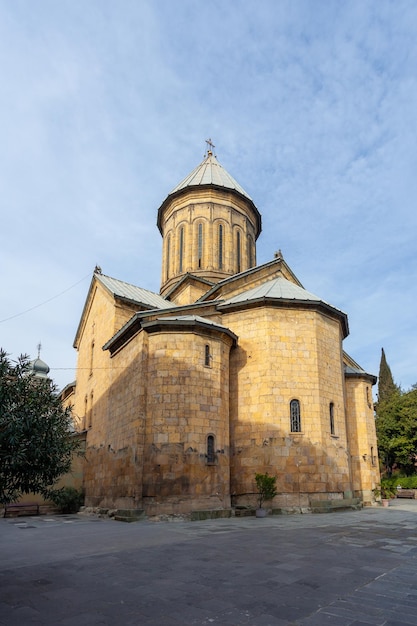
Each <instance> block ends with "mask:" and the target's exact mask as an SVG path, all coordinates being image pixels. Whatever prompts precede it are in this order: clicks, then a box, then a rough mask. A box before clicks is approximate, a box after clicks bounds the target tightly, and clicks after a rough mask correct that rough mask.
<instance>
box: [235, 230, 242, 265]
mask: <svg viewBox="0 0 417 626" xmlns="http://www.w3.org/2000/svg"><path fill="white" fill-rule="evenodd" d="M241 265H242V251H241V243H240V232H239V231H237V233H236V268H237V273H239V272H240V271H241Z"/></svg>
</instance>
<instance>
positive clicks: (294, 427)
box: [290, 399, 301, 433]
mask: <svg viewBox="0 0 417 626" xmlns="http://www.w3.org/2000/svg"><path fill="white" fill-rule="evenodd" d="M290 427H291V432H292V433H300V432H301V412H300V401H299V400H296V399H294V400H291V402H290Z"/></svg>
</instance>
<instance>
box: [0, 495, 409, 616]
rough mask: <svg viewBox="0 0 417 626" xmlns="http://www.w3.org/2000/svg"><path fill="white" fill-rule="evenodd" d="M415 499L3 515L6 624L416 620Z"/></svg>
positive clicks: (0, 590) (1, 594)
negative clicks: (176, 518)
mask: <svg viewBox="0 0 417 626" xmlns="http://www.w3.org/2000/svg"><path fill="white" fill-rule="evenodd" d="M416 558H417V501H406V502H403V501H394V503H393V506H391V507H389V508H388V509H384V508H382V507H381V508H368V509H363V510H361V511H354V512H343V513H342V512H340V513H332V514H321V515H294V516H276V517H275V516H274V517H267V518H265V519H257V518H235V519H219V520H206V521H202V522H175V523H168V522H160V523H155V522H150V521H141V522H137V523H134V524H124V523H122V522H115V521H112V520H102V519H96V518H86V517H83V516H49V517H27V518H17V519H1V520H0V624H1V625H2V626H14V625H16V626H31V625H35V624H39V625H42V626H75V625H77V626H83V625H84V624H86V625H89V626H90V625H92V626H95V625H110V624H112V625H113V624H122V625H126V626H137V625H140V626H193V625H196V626H203V625H204V626H210V625H217V626H240V625H250V626H322V625H323V624H330V625H331V626H364V625H368V626H369V625H375V626H410V625H416V626H417V576H416V573H417V560H416Z"/></svg>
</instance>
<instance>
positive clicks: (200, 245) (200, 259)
mask: <svg viewBox="0 0 417 626" xmlns="http://www.w3.org/2000/svg"><path fill="white" fill-rule="evenodd" d="M203 243H204V242H203V224H202V223H201V222H200V223H199V225H198V231H197V265H198V268H199V269H201V267H202V266H203V252H204V250H203Z"/></svg>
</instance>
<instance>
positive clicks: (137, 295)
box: [95, 274, 172, 309]
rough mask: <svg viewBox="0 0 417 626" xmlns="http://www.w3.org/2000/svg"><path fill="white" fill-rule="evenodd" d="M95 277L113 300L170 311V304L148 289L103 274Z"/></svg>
mask: <svg viewBox="0 0 417 626" xmlns="http://www.w3.org/2000/svg"><path fill="white" fill-rule="evenodd" d="M95 277H96V278H97V280H98V281H99V282H101V283H102V285H104V287H105V288H106V289H107V291H109V292H110V293H111V294H112V295H113V296H114V297H115V298H121V299H122V300H126V301H127V302H131V303H134V304H139V305H141V306H143V307H145V308H147V309H170V308H171V307H172V302H168V301H167V300H165V298H162V296H160V295H159V294H157V293H154V292H153V291H148V289H143V288H142V287H136V285H131V284H130V283H125V282H124V281H123V280H118V279H117V278H111V277H110V276H105V275H104V274H95Z"/></svg>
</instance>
